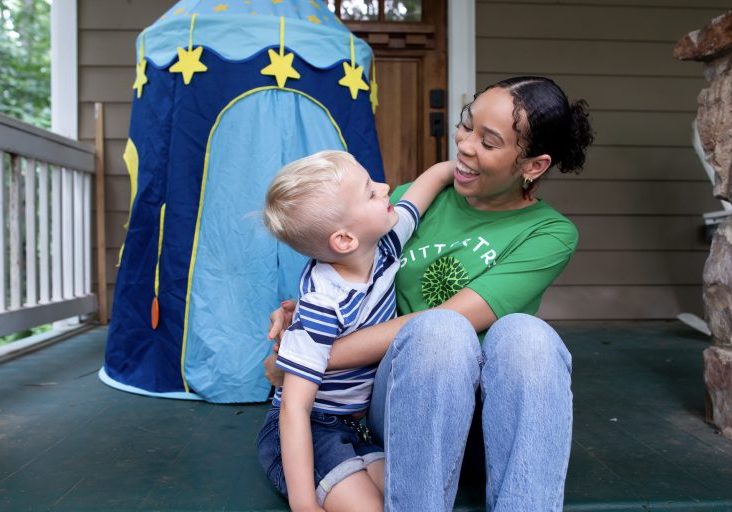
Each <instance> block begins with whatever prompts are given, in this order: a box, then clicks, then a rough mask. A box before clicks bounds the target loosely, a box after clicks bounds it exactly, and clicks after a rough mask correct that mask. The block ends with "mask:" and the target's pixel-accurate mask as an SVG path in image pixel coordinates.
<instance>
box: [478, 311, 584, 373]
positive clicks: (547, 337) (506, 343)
mask: <svg viewBox="0 0 732 512" xmlns="http://www.w3.org/2000/svg"><path fill="white" fill-rule="evenodd" d="M483 350H484V353H485V359H486V361H500V363H501V364H502V365H503V366H508V367H510V368H513V369H514V370H517V371H531V372H540V373H541V372H542V371H550V372H551V371H556V370H558V369H561V368H562V367H565V368H566V370H568V371H570V372H571V369H572V356H571V355H570V354H569V351H568V350H567V348H566V347H565V345H564V342H563V341H562V339H561V338H560V337H559V335H558V334H557V332H556V331H555V330H554V329H553V328H552V327H551V326H550V325H549V324H547V323H546V322H545V321H544V320H541V319H540V318H537V317H535V316H532V315H527V314H524V313H512V314H510V315H506V316H504V317H502V318H500V319H498V320H497V321H496V322H495V323H494V324H493V325H492V326H491V328H490V329H489V330H488V333H487V334H486V337H485V340H484V342H483Z"/></svg>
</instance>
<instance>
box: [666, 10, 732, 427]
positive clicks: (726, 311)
mask: <svg viewBox="0 0 732 512" xmlns="http://www.w3.org/2000/svg"><path fill="white" fill-rule="evenodd" d="M674 57H676V58H677V59H681V60H693V61H699V62H702V63H703V64H704V77H705V78H706V80H707V82H708V84H707V87H706V88H705V89H702V91H701V92H700V93H699V97H698V103H699V110H698V112H697V118H696V122H697V127H698V130H699V137H700V139H701V143H702V147H703V149H704V154H705V158H706V160H707V162H708V163H709V164H710V165H711V166H712V168H713V169H714V186H713V194H714V197H716V198H718V199H723V200H726V201H732V11H729V12H727V13H725V14H723V15H721V16H719V17H717V18H714V19H713V20H712V21H711V22H709V23H708V24H707V25H706V26H704V27H703V28H701V29H699V30H695V31H694V32H691V33H689V34H687V35H686V36H684V37H683V38H682V39H681V40H680V41H679V42H678V43H677V44H676V47H675V48H674ZM704 307H705V310H706V317H707V322H708V323H709V329H710V330H711V332H712V341H713V344H712V346H710V347H709V348H707V349H706V350H705V351H704V381H705V383H706V385H707V391H708V393H709V398H710V406H711V417H712V420H713V421H714V423H715V425H717V427H719V429H720V430H721V431H722V433H723V434H724V435H725V436H726V437H728V438H730V439H732V217H727V218H726V220H724V221H723V222H722V223H721V224H720V225H719V226H718V227H717V230H716V232H715V234H714V238H713V239H712V246H711V251H710V254H709V258H708V259H707V262H706V264H705V266H704Z"/></svg>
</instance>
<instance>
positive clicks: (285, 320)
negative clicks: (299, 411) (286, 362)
mask: <svg viewBox="0 0 732 512" xmlns="http://www.w3.org/2000/svg"><path fill="white" fill-rule="evenodd" d="M294 312H295V301H294V300H283V301H282V302H281V303H280V307H279V308H277V309H275V310H274V311H272V314H271V315H269V331H268V332H267V339H270V340H272V341H274V343H273V344H272V350H273V351H274V354H272V355H270V356H267V358H266V359H265V360H264V376H265V377H267V380H268V381H269V382H270V384H272V385H273V386H275V387H280V386H282V382H283V380H284V377H285V372H283V371H282V370H280V369H279V368H277V367H276V366H275V361H276V360H277V352H279V350H280V342H281V341H282V335H283V334H284V333H285V331H286V330H287V326H289V325H290V324H291V323H292V315H293V314H294Z"/></svg>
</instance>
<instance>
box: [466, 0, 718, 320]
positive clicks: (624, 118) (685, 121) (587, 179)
mask: <svg viewBox="0 0 732 512" xmlns="http://www.w3.org/2000/svg"><path fill="white" fill-rule="evenodd" d="M727 8H728V2H722V1H707V0H703V1H698V0H674V1H671V0H665V1H664V0H622V1H620V0H618V1H612V0H604V1H600V0H595V1H592V0H585V1H583V2H572V1H563V2H556V1H554V0H546V1H541V0H532V1H521V0H511V1H507V0H504V1H494V0H477V2H476V72H477V76H476V84H477V86H478V89H482V88H483V87H485V86H486V85H488V84H490V83H493V82H495V81H497V80H500V79H502V78H505V77H508V76H512V75H545V76H548V77H550V78H552V79H554V80H555V81H556V82H557V83H559V84H560V85H561V86H562V87H563V88H564V89H565V91H566V92H567V94H568V95H569V97H570V99H578V98H584V99H586V100H587V101H588V103H589V105H590V112H591V118H592V123H593V127H594V128H595V130H596V139H595V144H594V146H593V147H592V148H591V150H590V151H589V153H588V158H587V163H586V165H585V169H584V171H583V172H582V173H581V174H580V175H573V174H572V175H561V174H560V173H559V172H557V171H556V170H554V171H552V174H551V175H550V176H549V177H548V178H547V179H546V181H544V183H542V184H541V187H540V190H539V193H538V196H539V197H542V198H543V199H545V200H547V201H548V202H549V203H551V204H552V205H553V206H555V207H556V208H557V209H558V210H560V211H561V212H563V213H565V214H566V215H567V216H568V217H569V218H570V219H572V220H573V221H574V222H575V224H576V225H577V227H578V229H579V232H580V242H579V245H578V250H577V253H576V254H575V256H574V258H573V259H572V261H571V262H570V264H569V266H568V267H567V269H566V270H565V272H564V273H563V274H562V275H561V276H560V277H559V279H558V280H557V281H556V283H555V285H554V286H553V287H552V288H550V289H549V290H548V291H547V293H546V295H545V298H544V302H543V305H542V309H541V311H540V314H541V315H542V316H544V317H546V318H552V319H559V318H572V319H644V318H673V317H675V316H676V315H677V314H678V313H681V312H684V311H686V312H692V313H696V314H698V315H702V314H703V305H702V299H701V281H702V271H703V266H704V262H705V260H706V255H707V253H708V249H709V248H708V245H707V244H706V243H705V242H704V239H703V231H702V224H703V220H702V213H704V212H708V211H716V210H719V209H721V205H720V203H719V202H718V201H716V200H715V199H714V198H713V197H712V189H711V186H710V183H709V180H708V178H707V176H706V174H705V172H704V170H703V168H702V166H701V164H700V163H699V161H698V159H697V157H696V154H695V153H694V150H693V148H692V146H691V123H692V121H693V119H694V117H695V115H696V107H697V103H696V97H697V95H698V93H699V91H700V90H701V88H702V87H704V86H705V82H704V80H703V78H702V69H701V66H700V65H699V64H696V63H683V62H679V61H677V60H675V59H674V58H673V56H672V49H673V46H674V44H675V43H676V41H678V39H679V38H681V37H682V36H683V35H684V34H686V33H688V32H690V31H691V30H694V29H697V28H700V27H701V26H703V25H704V24H705V23H707V22H708V21H709V20H710V19H712V18H713V17H715V16H718V15H719V14H721V13H722V12H724V11H725V10H726V9H727Z"/></svg>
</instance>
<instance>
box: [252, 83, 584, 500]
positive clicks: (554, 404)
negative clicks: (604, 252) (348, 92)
mask: <svg viewBox="0 0 732 512" xmlns="http://www.w3.org/2000/svg"><path fill="white" fill-rule="evenodd" d="M585 109H586V103H585V102H583V101H579V102H576V103H574V104H572V105H570V104H569V102H568V101H567V98H566V96H565V94H564V93H563V92H562V90H561V89H560V88H559V87H558V86H557V85H556V84H555V83H554V82H553V81H551V80H549V79H546V78H541V77H517V78H511V79H508V80H504V81H501V82H498V83H496V84H494V85H492V86H489V87H488V88H487V89H486V90H485V91H483V92H482V93H480V94H477V95H476V96H475V99H474V101H473V102H472V103H471V104H470V105H468V106H467V107H465V109H464V110H463V112H462V114H461V119H460V123H459V125H458V131H457V135H456V136H455V142H456V144H457V162H456V169H455V173H454V186H453V187H452V188H448V189H446V190H445V191H444V192H443V193H442V194H441V195H440V196H439V197H438V198H437V199H436V200H435V202H434V203H433V205H432V207H431V208H430V210H428V212H427V213H426V214H425V216H424V218H423V219H422V221H421V223H420V226H419V228H418V230H417V232H416V234H415V235H414V236H413V238H412V239H411V240H410V241H409V242H408V243H407V245H406V246H405V248H404V252H403V258H402V268H401V270H400V271H399V273H398V275H397V279H396V288H397V305H398V309H399V311H400V314H401V315H403V316H400V317H398V318H395V319H393V320H390V321H388V322H385V323H382V324H379V325H376V326H373V327H370V328H368V329H365V330H361V331H358V332H356V333H354V334H352V335H350V336H348V337H345V338H342V339H341V340H339V341H338V342H336V344H335V345H334V346H333V349H332V351H331V359H330V361H329V368H349V367H355V366H359V365H364V364H377V363H378V362H379V361H380V364H379V368H378V371H377V375H376V382H375V385H374V393H373V398H372V404H371V410H370V413H369V425H370V427H371V429H372V431H373V434H374V435H375V437H376V438H377V440H379V441H382V442H383V443H384V446H385V449H386V453H387V463H386V475H385V478H386V482H385V509H386V510H392V511H399V512H409V511H420V512H424V511H442V510H452V506H453V503H454V500H455V494H456V492H457V486H458V479H459V477H460V469H461V465H462V460H463V454H464V452H465V446H466V441H467V438H468V432H469V430H470V425H471V419H472V417H473V413H474V411H476V413H478V411H481V412H480V415H481V419H482V435H483V440H484V441H483V445H484V448H485V460H486V473H487V483H486V505H487V508H488V510H492V511H494V512H500V511H511V512H517V511H524V510H525V511H539V510H541V511H545V510H561V508H562V502H563V495H564V480H565V477H566V472H567V464H568V461H569V451H570V441H571V431H572V393H571V390H570V383H571V378H570V374H571V356H570V355H569V353H568V352H567V349H566V348H565V346H564V344H563V342H562V340H561V339H560V338H559V336H558V335H557V333H556V332H555V331H554V330H553V329H552V328H551V327H550V326H549V325H547V324H546V323H545V322H543V321H542V320H540V319H538V318H536V317H534V316H531V315H533V314H535V313H536V311H537V310H538V308H539V304H540V301H541V297H542V295H543V293H544V291H545V290H546V289H547V288H548V287H549V285H550V284H551V282H552V281H553V280H554V279H555V278H556V277H557V276H558V275H559V274H560V273H561V271H562V270H563V269H564V267H565V266H566V264H567V263H568V261H569V259H570V257H571V255H572V253H573V252H574V250H575V247H576V244H577V231H576V229H575V227H574V225H573V224H572V223H571V222H570V221H569V220H567V219H566V218H565V217H563V216H562V215H560V214H559V213H558V212H556V210H554V209H552V208H551V207H550V206H549V205H548V204H546V203H544V202H543V201H539V200H537V199H535V198H534V197H533V194H532V192H533V190H534V189H535V187H536V184H537V182H538V181H539V180H540V179H541V177H542V176H543V175H544V174H545V173H546V172H547V171H548V170H549V169H550V168H551V167H553V166H557V167H558V168H559V170H560V171H561V172H569V171H577V170H579V169H581V167H582V165H583V164H584V160H585V149H586V148H587V146H588V145H589V144H591V142H592V138H593V137H592V131H591V127H590V124H589V120H588V115H587V112H586V110H585ZM404 190H405V187H404V186H403V187H400V188H398V189H397V190H396V191H395V192H394V197H393V199H398V197H400V196H401V194H403V192H404ZM291 307H292V304H287V305H286V306H284V307H283V308H281V309H279V310H278V311H275V312H274V313H273V315H272V329H271V331H270V335H277V334H278V333H279V332H280V331H281V329H282V327H283V326H284V325H286V323H285V322H286V321H287V320H288V319H289V315H288V313H289V309H290V308H291ZM424 310H427V311H424ZM420 311H424V312H422V313H420V314H418V315H416V313H417V312H420ZM476 333H477V334H476ZM481 339H482V344H481V342H480V340H481ZM266 366H267V367H268V376H270V378H271V379H276V378H277V376H276V375H273V374H272V372H271V360H270V361H268V362H267V364H266ZM476 390H478V391H479V392H480V394H479V395H478V396H477V401H478V402H479V403H478V406H479V407H478V408H476ZM480 405H482V409H481V407H480ZM476 424H477V422H476ZM465 471H468V472H471V471H472V472H475V471H480V470H479V469H476V468H466V470H465Z"/></svg>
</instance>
